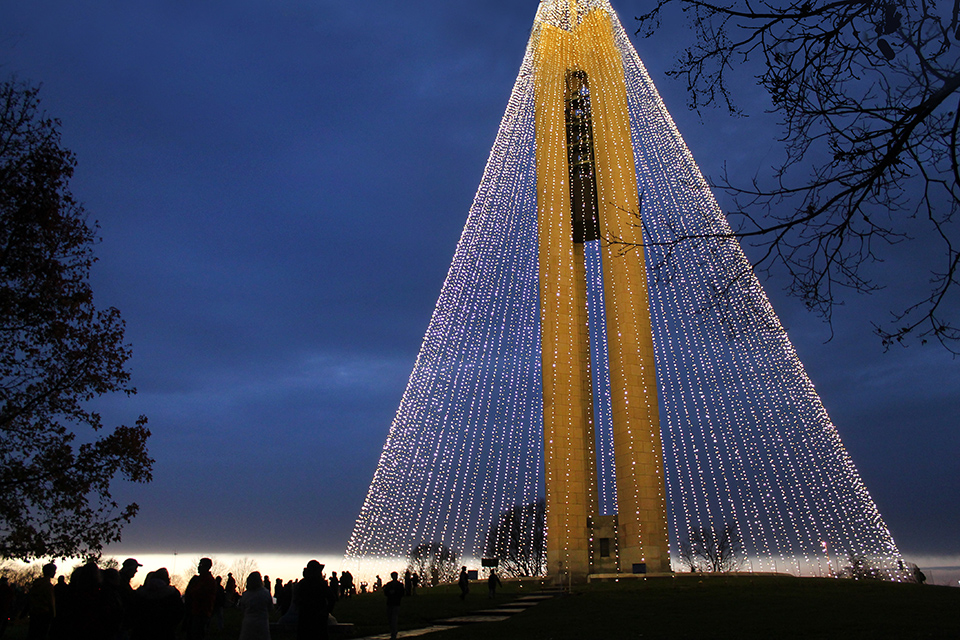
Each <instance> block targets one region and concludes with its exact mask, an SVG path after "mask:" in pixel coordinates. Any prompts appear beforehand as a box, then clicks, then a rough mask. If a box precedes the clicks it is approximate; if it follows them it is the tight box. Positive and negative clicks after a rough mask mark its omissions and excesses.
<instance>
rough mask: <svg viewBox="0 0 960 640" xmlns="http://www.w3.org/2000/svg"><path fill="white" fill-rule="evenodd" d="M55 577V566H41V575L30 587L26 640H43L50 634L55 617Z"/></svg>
mask: <svg viewBox="0 0 960 640" xmlns="http://www.w3.org/2000/svg"><path fill="white" fill-rule="evenodd" d="M55 575H57V565H55V564H53V563H52V562H50V563H48V564H45V565H43V569H42V575H40V577H39V578H37V579H36V580H34V581H33V584H32V585H30V591H29V593H28V594H27V597H28V600H29V602H30V627H29V628H28V630H27V638H28V640H34V639H36V640H43V639H45V638H46V637H47V634H48V633H49V632H50V625H51V624H52V623H53V619H54V618H55V617H56V615H57V604H56V598H55V596H54V595H53V582H51V580H53V577H54V576H55Z"/></svg>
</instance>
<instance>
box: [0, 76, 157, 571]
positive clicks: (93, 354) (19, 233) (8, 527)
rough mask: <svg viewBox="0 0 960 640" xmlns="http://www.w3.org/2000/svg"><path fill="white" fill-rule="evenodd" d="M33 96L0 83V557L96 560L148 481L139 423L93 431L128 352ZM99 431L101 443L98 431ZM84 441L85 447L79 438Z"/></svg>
mask: <svg viewBox="0 0 960 640" xmlns="http://www.w3.org/2000/svg"><path fill="white" fill-rule="evenodd" d="M59 124H60V123H59V122H58V121H57V120H53V119H50V118H48V117H46V116H45V115H44V114H42V113H41V112H40V107H39V100H38V97H37V89H36V88H33V87H30V86H27V85H25V84H22V83H19V82H15V81H9V82H5V83H2V84H0V556H3V557H8V558H22V559H28V558H34V557H44V556H83V555H97V554H99V552H100V550H101V549H102V546H103V545H104V544H106V543H109V542H113V541H116V540H119V539H120V530H121V526H122V525H123V524H125V523H127V522H129V521H130V520H131V519H132V518H133V517H134V515H135V514H136V513H137V505H136V504H129V505H127V506H125V507H120V506H119V505H118V504H117V503H116V502H115V501H114V500H113V498H112V495H111V483H112V481H113V480H114V479H115V477H117V476H118V475H119V476H120V477H121V478H123V479H125V480H130V481H133V482H147V481H149V480H150V479H151V468H152V465H153V460H151V458H150V457H149V456H148V455H147V448H146V441H147V438H148V436H149V435H150V432H149V431H148V430H147V427H146V418H144V417H143V416H141V417H140V419H139V420H137V423H136V425H135V426H133V427H127V426H120V427H117V428H115V429H114V430H113V431H111V432H107V433H103V425H102V421H101V418H100V415H99V414H98V413H97V412H96V411H93V410H91V409H90V405H89V403H90V401H91V400H93V399H94V398H96V397H97V396H100V395H103V394H107V393H111V392H117V391H119V392H121V393H125V394H128V395H130V394H133V393H134V392H135V391H134V389H133V388H132V387H131V386H130V385H129V381H130V374H129V372H128V371H127V369H126V363H127V359H128V358H129V357H130V349H129V346H128V345H126V344H124V342H123V332H124V324H123V321H122V320H121V318H120V313H119V312H118V311H117V310H116V309H113V308H108V309H97V308H96V307H95V306H94V301H93V292H92V290H91V288H90V282H89V274H90V267H91V265H93V263H94V261H95V258H94V256H93V245H94V243H95V242H96V241H97V237H96V224H95V223H94V224H91V223H89V221H88V218H87V214H86V212H85V211H84V209H83V207H82V206H81V205H80V204H79V203H78V202H77V201H76V200H74V198H73V196H72V195H71V193H70V191H69V188H68V182H69V179H70V177H71V176H72V175H73V170H74V165H75V160H74V156H73V154H72V153H71V152H69V151H67V150H66V149H63V148H62V147H61V146H60V132H59ZM98 432H99V434H98ZM78 435H79V436H80V441H81V443H80V444H78V443H77V442H76V440H77V436H78Z"/></svg>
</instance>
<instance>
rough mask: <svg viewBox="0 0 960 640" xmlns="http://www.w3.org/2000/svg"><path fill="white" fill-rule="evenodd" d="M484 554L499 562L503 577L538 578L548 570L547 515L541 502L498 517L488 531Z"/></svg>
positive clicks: (517, 508) (517, 507) (499, 569)
mask: <svg viewBox="0 0 960 640" xmlns="http://www.w3.org/2000/svg"><path fill="white" fill-rule="evenodd" d="M484 554H485V555H486V556H487V557H488V558H497V559H499V560H500V566H499V567H498V568H497V572H498V573H499V574H500V575H501V576H505V577H524V576H541V575H544V574H546V571H547V548H546V515H545V505H544V502H543V500H541V501H539V502H533V503H530V504H523V505H517V506H515V507H513V508H512V509H509V510H508V511H504V512H503V513H501V514H500V517H499V518H498V519H497V522H496V524H494V525H493V526H491V528H490V530H489V531H488V532H487V539H486V543H485V545H484Z"/></svg>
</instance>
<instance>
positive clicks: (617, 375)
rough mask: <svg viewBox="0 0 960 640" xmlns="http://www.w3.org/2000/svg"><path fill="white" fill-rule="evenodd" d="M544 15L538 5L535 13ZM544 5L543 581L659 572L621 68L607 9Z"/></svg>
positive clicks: (537, 92)
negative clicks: (597, 355) (604, 450)
mask: <svg viewBox="0 0 960 640" xmlns="http://www.w3.org/2000/svg"><path fill="white" fill-rule="evenodd" d="M547 4H549V5H551V7H550V8H549V9H545V7H544V5H547ZM544 5H541V11H544V10H549V11H552V12H553V14H552V15H553V19H551V20H550V21H549V22H548V21H543V22H540V24H539V35H538V36H537V35H536V34H535V38H537V40H536V43H535V45H534V46H535V76H534V96H535V107H536V171H537V198H538V200H537V203H538V205H537V215H538V222H537V226H538V246H539V269H540V276H539V277H540V319H541V329H542V333H541V358H542V370H543V423H544V425H543V426H544V453H545V456H544V457H545V474H546V504H547V558H548V573H549V574H550V575H552V576H563V579H567V578H569V579H572V580H574V581H577V580H582V579H585V578H586V576H587V575H588V574H590V573H612V572H625V573H640V572H649V573H659V572H667V571H669V570H670V556H669V551H668V536H667V519H666V502H665V492H664V485H663V462H662V451H661V445H660V419H659V405H658V402H657V379H656V371H655V367H654V355H653V338H652V335H651V328H650V314H649V305H648V297H647V279H646V272H645V267H644V256H643V249H642V247H639V248H637V249H636V250H635V251H633V252H631V253H630V254H629V255H627V256H623V255H620V252H619V251H618V248H617V247H616V246H610V245H609V244H608V243H606V242H605V241H604V238H607V239H609V238H619V239H622V240H623V241H625V242H631V243H636V244H639V243H640V242H641V240H642V237H641V231H640V229H639V227H638V225H637V218H636V216H635V213H636V212H638V211H639V207H640V202H639V195H638V190H637V182H636V171H635V167H634V152H633V146H632V142H631V136H630V123H629V116H628V110H627V94H626V85H625V82H624V72H623V63H622V59H621V55H620V53H619V52H618V50H617V48H616V46H615V42H614V35H613V33H614V32H613V29H612V24H611V17H610V14H609V13H608V12H607V10H606V9H605V8H604V7H605V6H606V3H602V4H600V5H598V6H597V7H596V8H593V9H589V10H581V9H580V8H579V7H578V5H577V1H576V0H555V1H554V2H550V3H544ZM589 242H599V243H600V245H601V263H602V273H603V292H602V293H603V300H604V303H603V304H604V312H605V318H606V326H605V327H604V331H605V334H606V339H607V345H608V353H609V369H610V386H611V399H612V409H613V439H614V460H615V462H614V466H615V475H616V490H617V513H616V515H615V516H609V515H608V516H603V517H601V516H600V515H599V513H598V506H597V505H598V495H597V492H598V489H597V477H596V452H595V448H596V446H595V440H594V395H595V391H594V389H593V388H592V387H593V385H592V375H591V361H590V337H589V330H588V326H587V280H586V275H585V274H586V271H585V262H584V245H585V243H589Z"/></svg>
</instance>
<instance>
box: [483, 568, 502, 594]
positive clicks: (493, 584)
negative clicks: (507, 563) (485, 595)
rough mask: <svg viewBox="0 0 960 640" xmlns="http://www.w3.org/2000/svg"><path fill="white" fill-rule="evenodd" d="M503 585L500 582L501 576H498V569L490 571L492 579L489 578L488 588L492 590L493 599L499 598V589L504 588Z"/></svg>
mask: <svg viewBox="0 0 960 640" xmlns="http://www.w3.org/2000/svg"><path fill="white" fill-rule="evenodd" d="M502 586H503V583H502V582H500V578H499V576H497V570H496V569H490V577H489V578H487V588H488V589H490V596H489V597H491V598H496V597H497V587H502Z"/></svg>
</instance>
